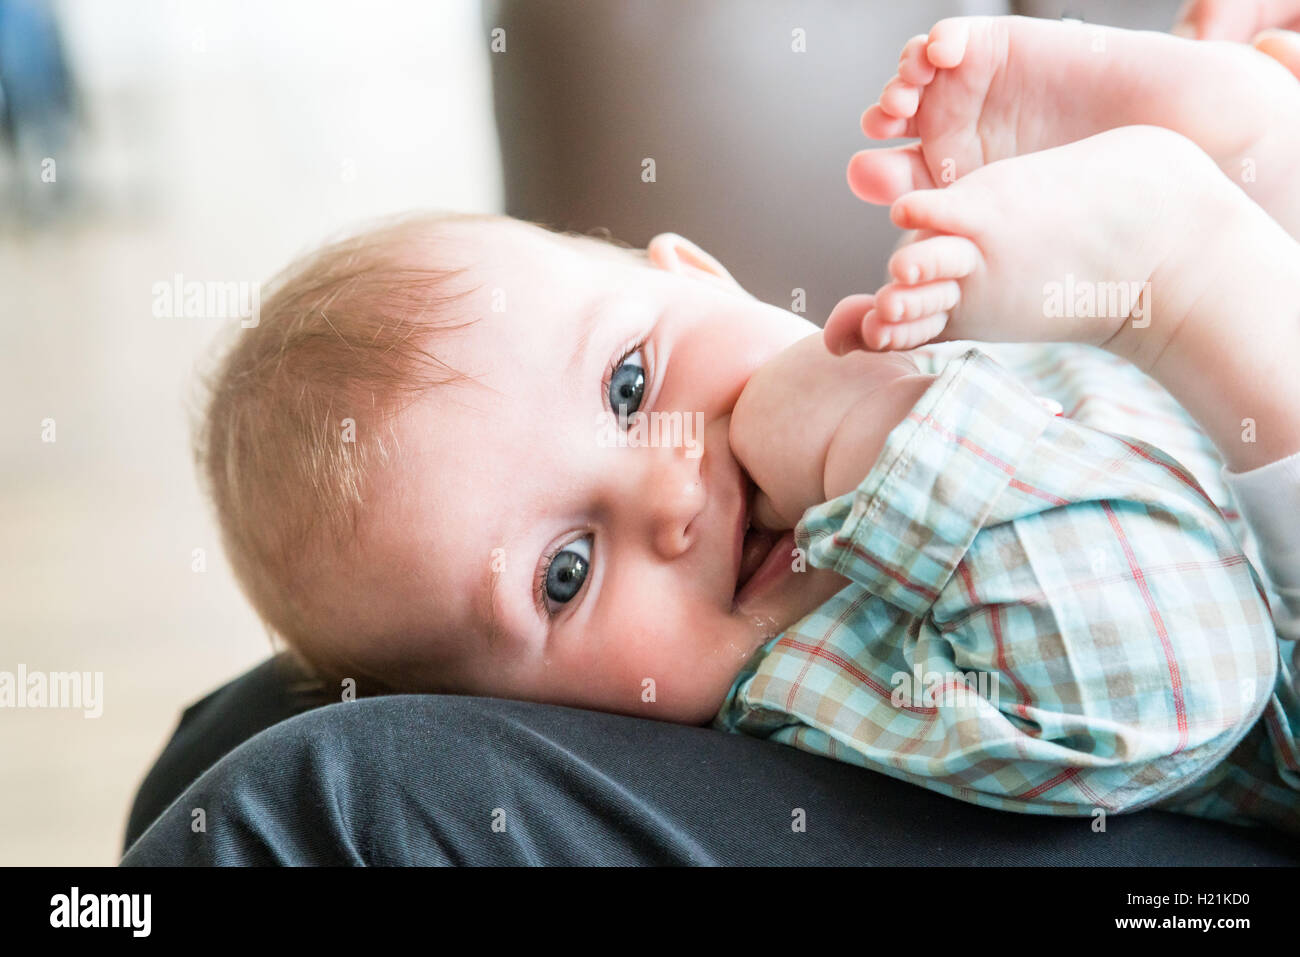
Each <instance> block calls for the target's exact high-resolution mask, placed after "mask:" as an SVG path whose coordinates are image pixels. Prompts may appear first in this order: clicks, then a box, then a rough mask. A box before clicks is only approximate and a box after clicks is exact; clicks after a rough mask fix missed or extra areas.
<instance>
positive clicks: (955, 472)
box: [794, 349, 1053, 615]
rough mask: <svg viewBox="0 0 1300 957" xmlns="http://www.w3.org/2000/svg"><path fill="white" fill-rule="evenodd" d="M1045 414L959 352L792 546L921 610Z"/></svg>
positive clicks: (1011, 383)
mask: <svg viewBox="0 0 1300 957" xmlns="http://www.w3.org/2000/svg"><path fill="white" fill-rule="evenodd" d="M1052 418H1053V416H1052V413H1051V412H1050V411H1049V410H1047V409H1045V408H1044V407H1043V406H1042V404H1040V402H1039V401H1038V399H1037V398H1036V397H1035V396H1034V395H1033V394H1032V393H1031V392H1030V391H1029V390H1028V389H1027V388H1026V387H1025V386H1024V384H1023V383H1021V382H1020V381H1019V380H1018V379H1017V378H1016V377H1015V376H1014V375H1012V374H1011V373H1010V372H1009V371H1007V370H1006V369H1004V368H1003V367H1002V366H1000V365H998V364H997V363H996V362H994V361H993V360H992V359H991V358H989V357H988V356H987V355H985V354H984V353H983V352H981V351H979V350H978V349H968V350H967V351H966V352H964V353H963V354H962V355H961V356H960V357H958V358H956V359H953V360H952V361H950V362H949V363H948V364H947V365H946V366H945V367H944V369H943V371H942V372H941V373H940V374H939V376H938V377H937V378H936V379H935V381H934V382H933V383H931V385H930V388H929V389H927V390H926V391H925V392H924V393H923V394H922V396H921V398H920V400H919V401H918V402H917V403H916V405H915V406H914V407H913V408H912V411H911V412H909V413H908V414H907V416H906V417H905V418H904V419H903V421H902V422H900V423H899V424H898V425H897V426H895V427H894V429H893V430H892V431H891V432H890V433H889V436H888V438H887V439H886V440H885V447H884V449H883V451H882V452H881V454H880V457H879V458H878V459H877V460H876V463H875V465H874V466H873V467H872V469H871V471H870V472H869V473H868V474H867V476H866V478H865V479H863V480H862V482H861V483H860V484H859V485H858V487H857V488H856V489H854V490H853V491H850V492H846V493H845V494H843V495H841V496H839V497H838V498H835V499H832V500H830V501H829V502H826V503H823V504H821V505H817V506H814V507H813V508H811V509H809V510H808V511H806V512H805V513H804V515H803V516H802V518H801V519H800V520H799V523H798V525H796V526H795V530H794V534H795V543H796V544H797V545H798V546H799V547H800V548H802V549H803V550H804V554H806V555H807V556H808V561H809V563H810V564H812V565H813V566H814V567H818V568H829V569H831V570H833V571H835V572H837V573H839V574H841V575H844V576H845V577H846V578H849V579H851V580H852V581H855V582H857V583H858V584H860V585H863V586H865V587H866V588H867V589H868V590H869V591H871V592H872V593H873V594H876V595H879V596H881V597H882V598H884V599H886V600H887V601H889V602H891V603H892V604H895V605H896V606H898V607H900V608H903V609H905V610H906V611H908V612H909V613H911V614H914V615H924V614H925V613H926V611H927V610H928V609H929V607H930V606H931V605H932V604H933V603H934V601H935V600H936V598H937V597H938V594H939V592H940V591H942V589H943V587H944V585H945V584H946V583H947V582H948V579H949V578H950V577H951V576H952V574H953V571H954V570H955V569H956V567H957V565H958V564H960V562H961V560H962V558H963V557H964V556H965V554H966V552H967V550H968V549H969V548H970V545H971V542H972V541H973V540H974V538H975V536H976V534H977V533H978V532H979V530H980V528H981V527H982V526H983V525H984V522H985V520H986V518H987V517H988V515H989V513H990V511H991V510H992V509H993V507H994V503H995V502H996V501H997V500H998V498H999V497H1000V495H1001V494H1002V492H1003V491H1004V490H1005V489H1006V487H1007V485H1008V483H1010V482H1011V481H1012V479H1013V477H1014V476H1015V474H1016V470H1017V467H1018V465H1019V463H1020V462H1021V461H1022V460H1023V459H1024V458H1025V456H1026V455H1028V454H1030V452H1031V450H1032V448H1033V446H1034V443H1035V442H1036V441H1038V439H1039V437H1040V436H1041V435H1042V433H1043V430H1044V429H1045V428H1046V426H1047V424H1048V423H1049V422H1050V421H1051V420H1052Z"/></svg>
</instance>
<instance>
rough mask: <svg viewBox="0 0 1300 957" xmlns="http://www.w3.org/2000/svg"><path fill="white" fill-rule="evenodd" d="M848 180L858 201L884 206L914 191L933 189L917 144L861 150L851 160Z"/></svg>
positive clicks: (931, 180)
mask: <svg viewBox="0 0 1300 957" xmlns="http://www.w3.org/2000/svg"><path fill="white" fill-rule="evenodd" d="M848 180H849V189H851V190H852V191H853V195H855V196H857V197H858V199H862V200H866V201H867V202H868V203H878V204H879V205H881V206H888V205H889V204H890V203H892V202H893V201H894V200H896V199H898V197H900V196H903V195H905V194H907V193H910V192H913V191H914V190H918V189H929V188H931V187H932V186H934V180H933V179H931V178H930V170H929V169H928V168H927V167H926V165H925V158H924V157H923V156H922V155H921V147H920V146H919V145H918V144H916V143H913V144H911V145H909V146H887V147H883V148H880V149H870V150H859V151H858V152H857V153H855V154H853V158H852V159H850V160H849V168H848Z"/></svg>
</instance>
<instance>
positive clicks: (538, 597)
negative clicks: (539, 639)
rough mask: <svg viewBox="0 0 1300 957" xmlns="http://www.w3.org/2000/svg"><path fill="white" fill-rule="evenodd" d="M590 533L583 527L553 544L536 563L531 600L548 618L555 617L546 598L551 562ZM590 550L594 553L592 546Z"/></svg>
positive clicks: (584, 584)
mask: <svg viewBox="0 0 1300 957" xmlns="http://www.w3.org/2000/svg"><path fill="white" fill-rule="evenodd" d="M590 534H591V532H590V530H586V529H584V530H583V533H582V534H581V535H577V536H574V537H573V538H566V539H564V540H563V541H561V542H560V543H559V544H558V545H555V546H554V547H552V548H551V549H549V550H548V551H547V552H546V553H545V554H544V555H542V560H541V561H540V562H538V563H537V572H536V574H535V575H534V576H533V600H534V601H535V602H536V603H537V608H538V610H539V611H540V612H541V613H542V614H544V615H545V616H546V617H547V618H549V619H554V618H555V614H554V613H553V612H552V611H551V605H550V603H549V602H548V601H547V600H546V579H547V576H549V575H550V573H551V562H553V561H555V559H556V556H558V555H559V554H560V552H562V551H564V550H565V549H566V548H568V547H569V546H570V545H572V544H573V543H574V542H576V541H578V540H579V539H581V538H583V537H584V536H586V535H590ZM593 544H594V540H593ZM592 551H593V553H594V552H595V549H594V548H593V549H592ZM586 587H587V586H586V583H585V582H584V583H583V588H586Z"/></svg>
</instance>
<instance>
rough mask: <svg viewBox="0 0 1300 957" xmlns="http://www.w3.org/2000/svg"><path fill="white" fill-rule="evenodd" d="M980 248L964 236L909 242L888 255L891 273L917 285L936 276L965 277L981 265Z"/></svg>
mask: <svg viewBox="0 0 1300 957" xmlns="http://www.w3.org/2000/svg"><path fill="white" fill-rule="evenodd" d="M979 261H980V251H979V247H978V246H976V245H975V244H974V243H973V242H971V241H970V240H969V239H966V238H965V237H964V236H933V237H931V238H930V239H922V240H920V241H918V242H914V243H909V244H908V245H906V246H904V247H903V248H902V249H900V250H898V251H897V252H895V253H894V255H892V256H891V257H889V274H890V275H891V276H893V277H894V278H895V279H897V280H898V281H899V282H900V283H905V284H906V285H909V286H915V285H917V284H918V283H923V282H932V281H934V280H936V279H962V278H964V277H966V276H969V275H970V274H971V273H972V272H974V271H975V267H976V266H977V265H979Z"/></svg>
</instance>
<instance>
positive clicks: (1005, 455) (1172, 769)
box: [714, 343, 1300, 833]
mask: <svg viewBox="0 0 1300 957" xmlns="http://www.w3.org/2000/svg"><path fill="white" fill-rule="evenodd" d="M954 346H956V347H957V349H959V350H960V352H958V353H954V351H953V347H954ZM981 348H982V349H983V350H985V351H980V350H976V349H972V348H970V344H969V343H960V344H952V343H950V344H946V345H944V346H937V347H929V348H927V349H924V350H918V351H917V352H915V353H913V355H914V356H915V357H916V358H917V360H918V364H919V365H921V367H922V370H923V371H934V370H936V369H940V368H941V369H942V371H941V372H940V374H939V375H938V378H937V379H936V380H935V382H934V383H933V384H932V385H931V386H930V388H929V389H928V390H927V391H926V392H925V394H924V395H923V396H922V398H921V400H920V401H919V402H918V403H917V404H916V406H915V407H914V408H913V409H912V411H911V413H910V414H909V415H908V416H907V418H906V419H905V420H904V421H903V422H902V423H900V424H899V425H898V426H897V427H896V428H894V430H893V431H892V432H891V433H890V435H889V437H888V440H887V442H886V444H885V448H884V451H883V452H882V453H881V455H880V457H879V459H878V460H877V461H876V463H875V465H874V466H873V467H872V469H871V471H870V473H869V474H868V475H867V476H866V478H865V479H864V480H863V481H862V483H861V484H860V485H859V486H858V488H857V489H856V490H854V491H852V492H849V493H846V494H845V495H842V496H840V497H839V498H836V499H833V500H832V501H830V502H826V503H824V504H822V505H819V506H817V507H815V508H811V509H809V510H808V511H807V512H806V513H805V514H804V516H803V518H802V519H801V521H800V522H799V524H798V526H797V527H796V528H795V542H796V545H797V547H798V548H799V549H802V551H803V555H804V556H806V559H807V561H808V562H809V563H811V564H812V565H813V566H816V567H819V568H829V569H832V570H834V571H836V572H838V573H839V574H841V575H844V576H845V577H846V578H848V579H850V580H851V582H852V584H851V585H849V586H847V587H845V588H844V589H842V590H841V591H840V592H839V593H838V594H836V595H835V596H833V597H832V598H831V599H830V600H829V601H827V602H826V603H825V604H823V605H822V606H821V607H819V608H818V609H816V610H815V611H814V612H813V613H812V614H810V615H808V616H807V617H805V618H804V619H802V620H801V621H799V622H798V623H797V624H795V625H794V626H792V627H790V628H789V629H787V630H786V631H785V632H783V633H782V634H780V635H777V636H775V637H774V638H772V639H771V640H769V641H768V642H767V643H766V644H765V645H764V646H763V647H762V648H761V649H760V650H759V651H758V652H757V653H756V655H755V656H754V657H753V658H752V659H751V660H750V661H749V662H748V663H747V665H746V667H745V668H744V670H743V671H742V672H741V674H740V675H739V676H738V678H737V679H736V682H735V684H734V685H733V686H732V688H731V691H730V692H729V694H728V697H727V699H726V701H725V703H724V704H723V706H722V708H721V710H720V711H719V713H718V715H717V717H716V719H715V722H714V724H715V727H718V728H721V729H724V730H729V731H736V732H743V733H746V734H752V735H757V736H759V737H767V738H771V739H773V740H776V741H781V742H783V743H786V744H791V745H794V746H796V747H800V748H803V749H805V750H808V751H813V752H816V753H818V754H823V755H826V756H829V757H833V758H837V759H839V760H842V761H847V762H850V763H853V764H858V765H861V766H863V767H867V768H872V769H874V770H876V771H880V772H882V773H884V774H888V775H890V776H892V777H896V778H901V779H903V780H906V781H911V782H913V783H915V784H919V785H921V786H923V787H927V788H930V789H932V790H935V791H940V792H942V793H944V794H948V795H950V796H952V797H956V798H960V799H962V800H965V801H971V802H973V803H976V804H981V805H984V806H986V807H993V808H1000V809H1003V810H1009V811H1020V812H1025V813H1034V814H1061V815H1080V816H1091V815H1093V814H1095V813H1096V812H1097V811H1098V810H1099V809H1100V810H1105V811H1107V812H1120V811H1131V810H1136V809H1138V808H1143V807H1148V806H1151V805H1153V804H1159V805H1160V806H1161V807H1164V808H1168V809H1172V810H1179V811H1183V812H1185V813H1191V814H1196V815H1200V816H1205V817H1215V818H1220V819H1224V820H1230V821H1234V822H1237V823H1252V822H1257V821H1269V822H1271V823H1273V824H1275V825H1278V826H1281V827H1284V828H1286V829H1288V830H1292V831H1296V832H1298V833H1300V761H1298V760H1297V754H1298V749H1297V741H1298V740H1300V705H1298V704H1297V696H1296V689H1295V685H1294V682H1293V680H1292V678H1291V673H1292V671H1291V669H1292V668H1294V664H1293V665H1292V666H1291V667H1290V668H1289V667H1288V666H1287V663H1286V658H1287V657H1290V656H1291V655H1294V654H1295V649H1294V647H1286V646H1294V644H1295V643H1294V642H1283V641H1281V640H1280V639H1279V638H1278V636H1277V634H1276V632H1275V630H1274V628H1273V624H1272V620H1271V618H1270V615H1269V606H1268V604H1267V600H1268V597H1269V596H1268V592H1267V590H1266V588H1265V586H1264V584H1263V583H1262V582H1261V580H1260V578H1259V577H1258V576H1257V574H1256V572H1255V570H1254V568H1253V567H1252V565H1251V563H1250V562H1249V561H1248V560H1247V555H1246V554H1244V553H1243V546H1246V547H1247V548H1253V544H1252V543H1251V542H1250V539H1249V533H1248V530H1247V529H1246V528H1245V525H1244V523H1243V522H1242V521H1241V519H1240V517H1239V515H1238V514H1237V513H1236V510H1235V509H1234V508H1233V506H1232V503H1231V501H1230V497H1229V493H1228V491H1227V488H1226V487H1225V485H1224V483H1223V481H1222V477H1221V475H1220V472H1219V469H1220V467H1221V463H1220V462H1219V460H1218V459H1217V457H1216V453H1215V451H1214V448H1213V446H1212V445H1211V444H1210V442H1209V441H1208V439H1207V438H1206V437H1205V435H1204V434H1203V433H1202V432H1201V431H1200V430H1199V428H1197V427H1196V425H1195V424H1194V423H1193V422H1192V420H1191V419H1190V418H1189V417H1188V416H1187V415H1186V413H1185V412H1184V411H1183V410H1182V408H1181V406H1179V405H1178V404H1177V402H1175V401H1174V400H1173V398H1172V397H1170V396H1169V394H1168V393H1167V392H1165V391H1164V390H1163V389H1162V388H1161V387H1160V386H1159V385H1157V384H1156V383H1155V382H1154V381H1153V380H1151V379H1150V378H1149V377H1147V376H1145V375H1143V374H1142V373H1141V372H1140V371H1138V370H1137V369H1136V368H1134V367H1132V366H1131V365H1129V364H1128V363H1125V362H1123V361H1122V360H1120V359H1118V358H1115V357H1113V356H1110V355H1109V354H1107V353H1104V352H1102V351H1100V350H1098V349H1093V348H1091V347H1087V346H1041V345H1033V346H998V347H990V346H982V347H981ZM986 353H991V354H996V355H998V357H999V358H1000V359H1001V364H999V362H995V361H993V359H991V358H990V356H989V354H986ZM952 355H956V357H955V358H952V359H951V361H948V362H947V363H946V364H945V363H944V361H943V360H944V359H945V358H947V357H949V356H952ZM1027 386H1028V387H1027ZM1031 389H1032V391H1031ZM1035 394H1038V395H1042V396H1046V397H1048V398H1052V399H1055V400H1056V401H1057V402H1059V403H1061V405H1062V406H1063V408H1064V410H1065V412H1064V414H1063V415H1053V414H1052V413H1051V412H1049V411H1047V410H1046V409H1045V408H1044V407H1043V406H1042V404H1041V403H1040V402H1039V401H1038V400H1037V398H1036V396H1035ZM1144 438H1145V439H1147V441H1144ZM1154 438H1158V439H1160V448H1156V447H1155V446H1154V445H1152V444H1149V440H1150V439H1154ZM1174 456H1176V458H1175V457H1174ZM796 554H798V553H796Z"/></svg>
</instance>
